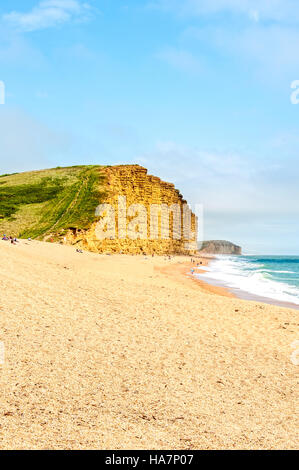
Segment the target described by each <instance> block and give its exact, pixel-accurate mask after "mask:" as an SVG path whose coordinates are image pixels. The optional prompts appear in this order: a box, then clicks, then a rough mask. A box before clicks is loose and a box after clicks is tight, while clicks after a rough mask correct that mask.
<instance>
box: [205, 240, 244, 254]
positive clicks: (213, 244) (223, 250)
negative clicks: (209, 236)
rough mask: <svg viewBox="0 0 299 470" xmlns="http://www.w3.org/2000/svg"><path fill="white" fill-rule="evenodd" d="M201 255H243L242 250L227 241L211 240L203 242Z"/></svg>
mask: <svg viewBox="0 0 299 470" xmlns="http://www.w3.org/2000/svg"><path fill="white" fill-rule="evenodd" d="M200 253H209V254H215V255H241V254H242V248H241V247H240V246H238V245H234V244H233V243H231V242H228V241H225V240H209V241H205V242H203V244H202V247H201V249H200Z"/></svg>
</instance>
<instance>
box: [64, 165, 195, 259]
mask: <svg viewBox="0 0 299 470" xmlns="http://www.w3.org/2000/svg"><path fill="white" fill-rule="evenodd" d="M105 173H106V183H105V185H106V190H107V195H106V197H105V200H104V203H106V204H109V205H110V207H112V208H113V210H114V213H115V227H114V224H113V223H112V224H108V225H110V227H108V225H107V228H108V229H111V230H112V232H109V233H110V235H111V236H110V237H109V236H108V238H105V239H99V236H98V233H99V231H98V227H99V221H100V220H101V218H100V217H99V218H98V219H97V221H96V222H95V223H94V224H93V225H92V226H91V228H90V229H89V230H81V231H78V230H75V229H74V230H70V231H69V232H68V233H67V237H66V238H67V240H68V242H70V243H72V244H76V245H77V246H78V247H81V248H83V249H87V250H90V251H94V252H98V253H127V254H142V253H144V254H154V253H156V254H194V253H195V252H196V251H197V243H196V240H197V220H196V217H195V215H194V214H192V215H191V232H193V235H192V236H189V235H188V234H186V232H185V231H184V226H186V223H185V224H184V223H183V222H184V215H183V207H184V206H185V207H186V204H187V203H186V201H185V200H184V199H183V196H182V195H181V194H180V192H179V191H178V190H177V189H175V187H174V185H173V184H171V183H165V182H164V181H161V180H160V178H157V177H155V176H151V175H148V174H147V170H146V169H145V168H143V167H141V166H139V165H120V166H113V167H107V168H106V169H105ZM119 198H121V199H119ZM124 198H126V199H124ZM133 204H142V206H143V207H144V208H145V210H144V209H142V208H141V209H140V210H138V208H137V210H136V211H135V214H134V211H132V208H131V211H132V212H130V209H129V208H130V206H131V205H133ZM163 204H164V205H165V206H164V207H166V206H168V207H170V206H172V205H173V204H175V205H177V206H176V207H179V208H180V209H181V216H180V224H179V225H180V226H178V224H177V223H174V217H175V216H174V215H173V214H172V213H171V214H170V217H165V214H164V213H162V215H161V213H159V217H158V219H157V218H153V217H151V206H152V205H159V206H160V205H163ZM142 211H143V212H146V215H147V217H146V220H143V221H142V220H140V223H139V224H137V226H136V224H135V225H134V223H131V222H132V221H133V222H134V218H135V217H136V214H137V215H140V213H143V212H142ZM125 213H126V215H127V217H126V219H125V220H126V222H125V223H124V219H123V218H122V217H121V216H123V214H125ZM105 215H106V214H105V213H104V215H102V217H103V216H105ZM177 220H178V219H175V221H177ZM168 223H169V238H166V239H164V238H165V234H167V225H168ZM114 228H115V233H114V232H113V230H114ZM175 229H176V230H175ZM134 232H135V233H134ZM109 233H108V235H109ZM153 233H154V236H152V237H151V235H153ZM145 234H147V235H146V236H145ZM114 237H115V238H114ZM186 237H187V238H186ZM178 238H180V239H178Z"/></svg>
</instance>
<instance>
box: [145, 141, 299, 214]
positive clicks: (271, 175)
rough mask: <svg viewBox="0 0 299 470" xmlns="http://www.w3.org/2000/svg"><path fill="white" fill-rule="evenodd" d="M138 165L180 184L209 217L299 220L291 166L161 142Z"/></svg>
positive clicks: (295, 172) (286, 163) (192, 200)
mask: <svg viewBox="0 0 299 470" xmlns="http://www.w3.org/2000/svg"><path fill="white" fill-rule="evenodd" d="M253 161H254V164H253ZM138 163H140V164H141V165H144V166H145V167H147V168H148V169H149V170H150V172H151V173H153V174H158V175H159V176H160V177H161V178H162V179H164V180H166V181H172V182H174V183H175V184H176V186H177V187H178V188H180V190H182V192H183V194H184V196H185V197H186V198H187V200H188V202H190V203H193V204H199V203H203V204H204V206H205V209H206V211H207V212H208V213H209V216H212V215H213V214H219V213H223V214H226V216H227V217H234V216H235V214H239V213H243V214H244V213H247V214H248V215H250V214H252V213H254V212H255V213H256V214H264V215H265V216H267V214H268V215H269V214H274V213H276V214H277V217H279V215H280V214H283V213H289V212H292V213H296V214H297V215H298V204H297V202H296V201H297V200H298V186H297V177H298V174H297V173H298V171H295V170H294V168H292V166H291V165H289V163H290V161H287V160H283V161H279V162H276V161H274V159H272V160H271V161H265V160H262V159H261V160H257V159H256V158H253V157H252V156H251V155H244V154H243V155H239V154H237V153H233V152H222V153H221V152H216V151H213V150H202V149H200V148H196V147H193V148H192V147H188V146H185V145H179V144H177V143H175V142H160V143H158V144H157V145H156V147H155V148H154V149H152V150H151V151H149V152H147V153H144V154H142V155H140V157H139V159H138ZM286 208H287V210H286Z"/></svg>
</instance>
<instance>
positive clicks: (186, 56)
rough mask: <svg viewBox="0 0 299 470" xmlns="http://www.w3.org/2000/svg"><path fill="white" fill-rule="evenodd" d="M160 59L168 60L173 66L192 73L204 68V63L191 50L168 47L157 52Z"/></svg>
mask: <svg viewBox="0 0 299 470" xmlns="http://www.w3.org/2000/svg"><path fill="white" fill-rule="evenodd" d="M156 57H157V58H158V59H161V60H163V61H165V62H167V63H168V64H169V65H171V66H172V67H175V68H177V69H181V70H184V71H187V72H191V73H195V74H197V73H200V72H201V71H202V70H203V67H202V64H201V62H200V61H199V59H198V58H197V57H195V56H194V55H193V54H192V53H191V52H189V51H186V50H183V49H177V48H174V47H167V48H164V49H162V50H161V51H160V52H158V53H157V54H156Z"/></svg>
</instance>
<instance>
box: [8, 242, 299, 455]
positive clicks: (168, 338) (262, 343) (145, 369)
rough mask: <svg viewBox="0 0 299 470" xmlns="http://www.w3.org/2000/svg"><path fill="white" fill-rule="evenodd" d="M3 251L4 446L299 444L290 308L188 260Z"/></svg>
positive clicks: (62, 250) (53, 249) (61, 250)
mask: <svg viewBox="0 0 299 470" xmlns="http://www.w3.org/2000/svg"><path fill="white" fill-rule="evenodd" d="M0 256H1V265H0V292H1V299H0V341H3V342H4V345H5V362H4V364H3V365H0V379H1V382H0V390H1V395H0V426H1V433H0V449H295V448H298V439H297V438H298V434H297V429H298V419H297V415H296V412H297V403H298V388H297V380H298V366H295V365H294V364H293V363H292V361H291V353H292V352H293V349H292V346H291V345H292V343H293V341H294V340H296V339H298V336H299V335H298V311H295V310H292V309H286V308H281V307H277V306H270V305H265V304H262V303H257V302H248V301H244V300H240V299H238V298H236V297H233V296H228V295H227V293H226V294H225V293H224V291H222V290H221V292H220V291H219V290H218V289H217V288H214V287H209V288H208V289H209V290H205V289H204V288H203V284H201V283H197V282H196V281H194V280H193V279H190V277H191V275H190V266H191V265H190V264H189V261H190V260H189V259H188V258H184V257H175V258H173V259H172V260H168V259H167V258H165V259H164V258H163V257H155V258H151V257H148V258H146V257H137V256H122V255H116V256H103V255H101V256H100V255H96V254H92V253H83V254H78V253H76V252H75V249H74V248H73V247H66V246H60V245H55V244H47V243H39V242H31V243H29V242H26V243H25V242H22V243H21V244H20V245H18V246H13V245H10V244H8V243H6V242H0ZM215 289H216V290H215ZM219 294H222V295H219ZM223 294H224V295H223Z"/></svg>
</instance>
